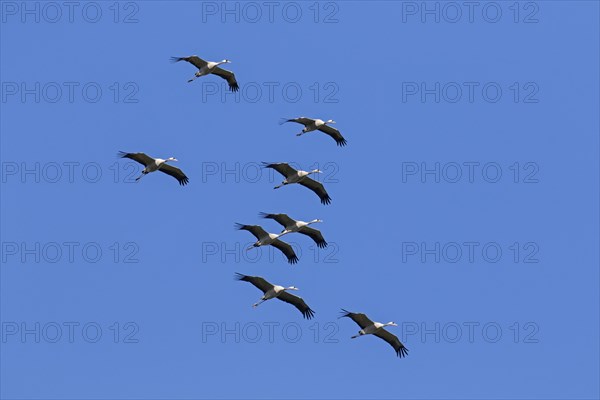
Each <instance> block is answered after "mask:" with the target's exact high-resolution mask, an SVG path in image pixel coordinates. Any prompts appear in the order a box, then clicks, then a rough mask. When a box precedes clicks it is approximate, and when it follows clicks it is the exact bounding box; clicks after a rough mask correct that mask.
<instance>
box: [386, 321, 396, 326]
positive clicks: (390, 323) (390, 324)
mask: <svg viewBox="0 0 600 400" xmlns="http://www.w3.org/2000/svg"><path fill="white" fill-rule="evenodd" d="M392 325H396V324H395V323H393V322H388V323H387V324H383V326H392Z"/></svg>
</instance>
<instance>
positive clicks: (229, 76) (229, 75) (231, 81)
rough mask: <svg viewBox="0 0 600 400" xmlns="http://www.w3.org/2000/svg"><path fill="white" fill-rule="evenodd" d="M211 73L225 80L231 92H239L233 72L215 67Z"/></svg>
mask: <svg viewBox="0 0 600 400" xmlns="http://www.w3.org/2000/svg"><path fill="white" fill-rule="evenodd" d="M212 73H213V74H215V75H218V76H220V77H221V78H223V79H225V80H226V81H227V84H228V85H229V89H230V90H231V91H232V92H237V91H238V90H240V86H239V85H238V83H237V81H236V80H235V75H234V74H233V72H231V71H228V70H226V69H223V68H220V67H216V68H215V69H213V70H212Z"/></svg>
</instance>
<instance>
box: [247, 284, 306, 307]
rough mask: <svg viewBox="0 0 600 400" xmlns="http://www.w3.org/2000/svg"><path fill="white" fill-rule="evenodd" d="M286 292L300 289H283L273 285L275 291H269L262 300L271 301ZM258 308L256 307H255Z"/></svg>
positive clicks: (292, 287) (291, 287)
mask: <svg viewBox="0 0 600 400" xmlns="http://www.w3.org/2000/svg"><path fill="white" fill-rule="evenodd" d="M286 290H298V288H296V287H294V286H290V287H287V288H286V287H283V286H279V285H273V289H270V290H269V291H267V293H265V295H264V296H263V297H262V299H261V300H263V301H266V300H270V299H274V298H275V297H279V295H280V294H282V293H283V292H285V291H286ZM255 307H256V305H255Z"/></svg>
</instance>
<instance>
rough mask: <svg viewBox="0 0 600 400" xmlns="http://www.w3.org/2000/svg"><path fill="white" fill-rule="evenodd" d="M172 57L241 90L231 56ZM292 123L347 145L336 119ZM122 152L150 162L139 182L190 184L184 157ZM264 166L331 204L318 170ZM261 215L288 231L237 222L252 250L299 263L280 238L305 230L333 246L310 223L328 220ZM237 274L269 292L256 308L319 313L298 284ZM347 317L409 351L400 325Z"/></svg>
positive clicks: (398, 349)
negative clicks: (153, 177) (150, 178)
mask: <svg viewBox="0 0 600 400" xmlns="http://www.w3.org/2000/svg"><path fill="white" fill-rule="evenodd" d="M171 61H172V62H179V61H187V62H188V63H190V64H192V65H193V66H194V67H196V68H197V71H196V73H195V74H194V77H193V78H191V79H189V80H188V82H193V81H194V80H195V79H196V78H199V77H202V76H206V75H210V74H212V75H217V76H219V77H221V78H223V79H225V80H226V81H227V84H228V85H229V89H230V90H231V91H232V92H237V91H238V90H239V85H238V82H237V80H236V79H235V74H234V73H233V72H231V71H229V70H226V69H223V68H221V67H220V65H223V64H229V63H231V61H229V60H226V59H225V60H222V61H218V62H214V61H205V60H203V59H201V58H200V57H198V56H189V57H172V58H171ZM286 122H295V123H298V124H301V125H304V128H303V129H302V131H301V132H300V133H298V134H297V136H302V135H304V134H306V133H309V132H313V131H320V132H323V133H325V134H326V135H328V136H330V137H331V138H332V139H333V140H335V142H336V144H337V145H338V146H341V147H343V146H346V144H347V141H346V139H345V138H344V137H343V136H342V134H341V133H340V131H339V130H337V129H335V128H333V127H332V126H330V125H331V124H335V121H334V120H331V119H330V120H327V121H324V120H322V119H313V118H307V117H299V118H291V119H284V120H282V121H281V124H284V123H286ZM118 155H119V157H122V158H129V159H131V160H134V161H136V162H138V163H140V164H142V165H143V166H144V169H143V170H142V173H141V175H140V176H139V177H138V178H137V179H136V180H137V181H139V180H140V179H141V178H142V177H143V176H145V175H147V174H149V173H151V172H155V171H160V172H163V173H165V174H167V175H170V176H172V177H174V178H175V179H177V181H178V182H179V184H180V185H182V186H185V185H186V184H188V182H189V178H188V177H187V176H186V175H185V174H184V173H183V171H181V170H180V169H179V168H176V167H174V166H172V165H170V164H169V163H171V162H176V161H178V160H177V159H176V158H174V157H169V158H166V159H161V158H152V157H150V156H148V155H146V154H144V153H125V152H119V154H118ZM263 167H264V168H271V169H274V170H275V171H277V172H279V173H280V174H281V175H282V176H283V177H284V180H283V181H282V182H281V184H279V185H277V186H275V187H274V189H279V188H281V187H283V186H286V185H291V184H295V183H297V184H299V185H302V186H304V187H306V188H308V189H310V190H311V191H313V192H314V193H315V194H316V195H317V196H319V199H320V201H321V203H322V204H324V205H327V204H330V203H331V197H329V194H328V193H327V191H326V190H325V187H324V186H323V184H322V183H320V182H317V181H316V180H314V179H312V178H310V175H312V174H318V173H321V171H320V170H319V169H314V170H312V171H302V170H296V169H294V168H292V167H291V166H290V165H289V164H287V163H263ZM259 216H260V217H262V218H264V219H272V220H274V221H275V222H277V223H278V224H280V225H281V226H283V230H282V231H281V232H280V233H269V232H267V231H266V230H265V229H263V228H262V227H261V226H260V225H244V224H239V223H236V224H235V226H236V228H237V229H239V230H245V231H248V232H250V233H251V234H252V235H253V236H254V237H255V238H256V242H255V243H254V244H253V245H252V246H250V247H249V248H248V249H247V250H250V249H252V248H255V247H260V246H273V247H275V248H277V249H278V250H279V251H281V252H282V253H283V254H284V255H285V257H286V258H287V261H288V263H290V264H296V263H297V262H298V261H299V260H298V256H297V255H296V253H295V252H294V249H293V248H292V246H291V245H290V244H288V243H286V242H284V241H282V240H281V239H280V238H281V237H282V236H285V235H288V234H290V233H300V234H303V235H306V236H308V237H310V238H311V239H312V240H313V241H314V242H315V243H316V245H317V246H318V247H320V248H325V247H327V241H325V238H324V237H323V235H322V233H321V232H320V231H319V230H318V229H315V228H312V227H310V226H309V225H312V224H316V223H320V222H323V221H322V220H320V219H313V220H311V221H308V222H305V221H299V220H294V219H292V218H290V217H289V216H288V215H287V214H269V213H260V214H259ZM235 277H236V279H237V280H240V281H245V282H249V283H251V284H252V285H254V286H255V287H256V288H258V289H259V290H261V291H262V292H263V296H262V297H261V299H260V300H259V301H258V302H256V303H255V304H253V306H252V307H258V306H259V305H260V304H262V303H263V302H265V301H267V300H271V299H279V300H281V301H284V302H286V303H289V304H291V305H293V306H294V307H296V308H297V309H298V310H299V311H300V312H301V313H302V316H303V317H304V318H306V319H311V318H313V317H314V314H315V312H314V310H312V309H311V308H310V307H309V306H308V305H307V304H306V302H305V301H304V300H303V299H302V298H301V297H298V296H295V295H293V294H291V293H290V291H296V290H298V288H297V287H295V286H287V287H285V286H280V285H274V284H272V283H270V282H268V281H267V280H265V279H264V278H262V277H259V276H249V275H243V274H240V273H236V276H235ZM342 317H348V318H350V319H352V320H353V321H354V322H355V323H356V324H357V325H358V326H360V328H361V329H360V331H359V332H358V334H357V335H354V336H352V339H354V338H357V337H360V336H363V335H374V336H377V337H379V338H381V339H383V340H385V341H386V342H387V343H389V344H390V345H391V346H392V347H393V348H394V350H395V351H396V355H397V356H398V357H404V356H406V355H407V353H408V349H407V348H406V347H405V346H404V345H403V344H402V343H401V342H400V340H399V339H398V338H397V337H396V336H395V335H393V334H391V333H390V332H388V331H387V330H386V329H385V327H387V326H397V324H396V323H394V322H388V323H385V324H382V323H380V322H373V321H371V320H370V319H369V318H368V317H367V316H366V315H365V314H360V313H353V312H349V311H346V310H344V309H342V315H341V317H340V318H342Z"/></svg>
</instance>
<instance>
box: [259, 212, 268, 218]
mask: <svg viewBox="0 0 600 400" xmlns="http://www.w3.org/2000/svg"><path fill="white" fill-rule="evenodd" d="M269 215H271V214H269V213H266V212H262V211H261V212H259V213H258V216H259V217H262V218H269Z"/></svg>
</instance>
